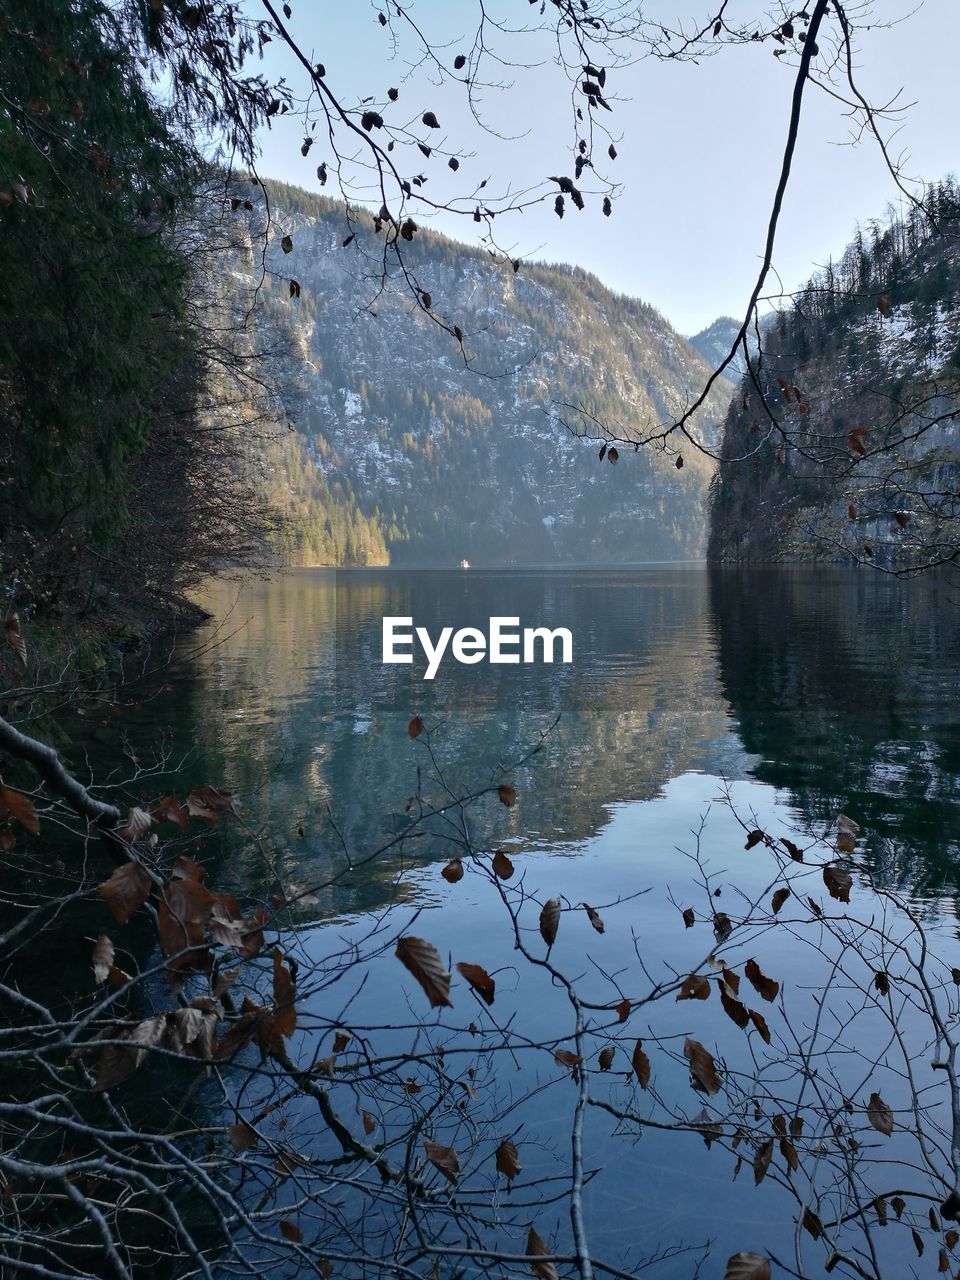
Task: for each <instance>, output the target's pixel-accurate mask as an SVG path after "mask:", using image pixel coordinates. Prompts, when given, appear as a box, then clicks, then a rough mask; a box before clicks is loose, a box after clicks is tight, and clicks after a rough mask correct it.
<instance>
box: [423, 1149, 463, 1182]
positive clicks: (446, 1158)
mask: <svg viewBox="0 0 960 1280" xmlns="http://www.w3.org/2000/svg"><path fill="white" fill-rule="evenodd" d="M423 1149H424V1151H426V1153H427V1159H428V1160H429V1161H430V1163H431V1164H432V1165H433V1167H434V1168H435V1169H439V1170H440V1172H441V1173H442V1174H443V1176H444V1177H445V1178H446V1179H447V1181H448V1182H452V1183H453V1185H454V1186H456V1185H457V1174H458V1173H459V1172H460V1159H459V1157H458V1155H457V1153H456V1152H455V1151H454V1149H453V1147H444V1146H441V1145H440V1143H439V1142H432V1141H431V1140H430V1139H429V1138H424V1140H423Z"/></svg>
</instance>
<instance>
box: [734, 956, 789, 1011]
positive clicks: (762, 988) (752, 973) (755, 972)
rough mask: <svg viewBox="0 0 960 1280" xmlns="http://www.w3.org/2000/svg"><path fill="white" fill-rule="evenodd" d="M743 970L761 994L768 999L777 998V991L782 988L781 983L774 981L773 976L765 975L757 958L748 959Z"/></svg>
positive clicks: (755, 989)
mask: <svg viewBox="0 0 960 1280" xmlns="http://www.w3.org/2000/svg"><path fill="white" fill-rule="evenodd" d="M743 972H744V976H745V977H746V979H747V981H748V982H749V983H750V985H751V986H752V987H753V989H754V991H756V992H757V994H758V995H759V996H762V997H763V999H764V1000H767V1001H772V1000H776V998H777V992H778V991H779V990H780V983H779V982H774V980H773V978H767V977H765V976H764V974H763V972H762V971H761V969H760V966H759V965H758V964H757V962H756V960H748V961H747V963H746V964H745V965H744V966H743Z"/></svg>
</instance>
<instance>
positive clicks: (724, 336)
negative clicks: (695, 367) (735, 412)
mask: <svg viewBox="0 0 960 1280" xmlns="http://www.w3.org/2000/svg"><path fill="white" fill-rule="evenodd" d="M739 332H740V324H739V322H738V321H736V320H734V319H733V317H732V316H719V317H718V318H717V319H716V320H714V321H713V323H712V324H709V325H707V327H706V329H701V330H700V332H699V333H695V334H694V335H693V337H692V338H688V339H687V341H688V342H689V343H690V345H691V347H693V349H694V351H697V352H699V354H700V355H701V356H703V358H704V360H705V361H706V362H707V364H708V365H709V366H710V368H711V369H715V368H716V367H717V365H718V364H719V363H720V361H721V360H723V359H725V357H726V356H727V353H728V352H729V350H730V348H731V346H732V345H733V342H734V339H735V338H736V336H737V334H738V333H739ZM745 372H746V368H745V367H744V362H743V357H742V356H737V358H736V359H735V360H733V361H732V362H731V364H730V366H729V367H728V368H727V369H725V370H724V371H723V373H722V375H721V377H723V378H725V379H726V381H727V382H729V383H732V384H733V385H734V386H736V385H737V383H738V382H739V381H740V379H741V378H742V377H743V375H744V373H745Z"/></svg>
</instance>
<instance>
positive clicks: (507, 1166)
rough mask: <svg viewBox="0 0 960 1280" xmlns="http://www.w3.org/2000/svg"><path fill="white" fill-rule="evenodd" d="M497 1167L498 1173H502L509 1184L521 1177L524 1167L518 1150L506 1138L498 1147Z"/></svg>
mask: <svg viewBox="0 0 960 1280" xmlns="http://www.w3.org/2000/svg"><path fill="white" fill-rule="evenodd" d="M496 1165H497V1173H502V1174H503V1176H504V1177H505V1178H506V1179H507V1181H508V1182H512V1181H513V1179H514V1178H517V1177H519V1176H520V1171H521V1169H522V1168H523V1165H521V1163H520V1157H519V1155H518V1153H517V1148H516V1147H515V1146H514V1145H513V1143H512V1142H511V1141H510V1139H509V1138H505V1139H504V1140H503V1142H501V1143H500V1145H499V1147H497V1153H496Z"/></svg>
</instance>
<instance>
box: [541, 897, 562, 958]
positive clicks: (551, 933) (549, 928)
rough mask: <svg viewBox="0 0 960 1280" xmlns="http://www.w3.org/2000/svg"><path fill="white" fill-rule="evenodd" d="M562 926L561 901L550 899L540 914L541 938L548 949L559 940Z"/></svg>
mask: <svg viewBox="0 0 960 1280" xmlns="http://www.w3.org/2000/svg"><path fill="white" fill-rule="evenodd" d="M559 924H560V899H559V898H550V899H548V900H547V901H546V902H545V903H544V904H543V908H542V910H541V912H540V937H541V938H543V940H544V942H545V943H546V944H547V946H548V947H552V946H553V944H554V942H556V939H557V928H558V926H559Z"/></svg>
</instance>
